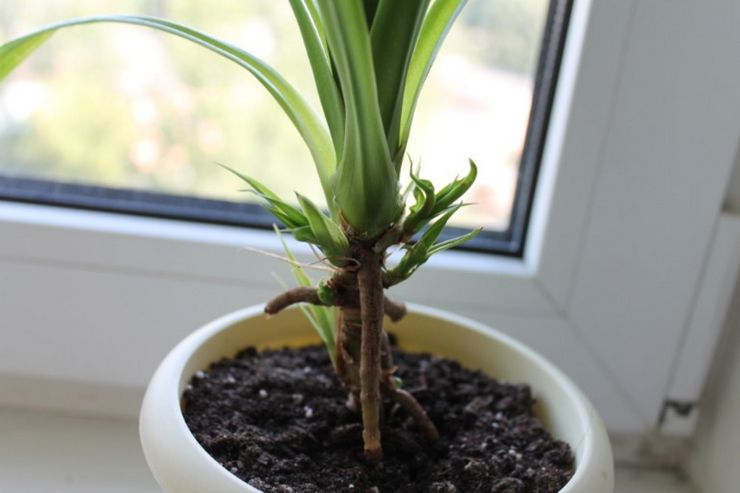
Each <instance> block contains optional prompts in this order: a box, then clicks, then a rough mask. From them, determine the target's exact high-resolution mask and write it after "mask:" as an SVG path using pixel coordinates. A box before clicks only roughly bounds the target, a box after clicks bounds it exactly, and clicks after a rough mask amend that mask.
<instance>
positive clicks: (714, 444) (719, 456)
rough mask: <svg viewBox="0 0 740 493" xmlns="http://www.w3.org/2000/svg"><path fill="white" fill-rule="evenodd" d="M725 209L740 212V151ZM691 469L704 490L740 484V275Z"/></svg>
mask: <svg viewBox="0 0 740 493" xmlns="http://www.w3.org/2000/svg"><path fill="white" fill-rule="evenodd" d="M734 171H735V172H734V175H733V178H732V180H731V181H730V183H729V188H728V192H727V199H726V201H725V210H727V211H731V212H734V213H739V212H740V152H739V153H738V160H737V163H736V165H735V170H734ZM700 413H701V414H700V416H701V417H700V422H699V427H698V429H697V432H696V435H695V437H694V445H695V448H694V451H693V453H692V454H691V456H690V459H689V463H688V471H689V474H690V476H691V477H692V479H693V480H694V482H695V483H696V484H697V485H698V486H699V487H700V488H701V491H702V492H703V493H736V492H737V491H738V488H739V486H738V485H740V467H738V466H740V459H739V458H740V278H738V281H737V285H736V287H735V293H734V296H733V301H732V305H731V307H730V310H729V314H728V317H727V323H726V326H725V334H724V336H723V340H722V341H721V343H720V349H719V350H718V351H717V354H716V357H715V365H714V368H713V370H712V372H711V374H710V377H709V385H708V386H707V388H706V391H705V393H704V396H703V399H702V405H701V409H700Z"/></svg>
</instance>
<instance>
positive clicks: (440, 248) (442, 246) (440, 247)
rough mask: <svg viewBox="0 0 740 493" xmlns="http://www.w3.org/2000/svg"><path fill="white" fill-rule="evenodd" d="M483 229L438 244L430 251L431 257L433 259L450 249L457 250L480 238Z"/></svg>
mask: <svg viewBox="0 0 740 493" xmlns="http://www.w3.org/2000/svg"><path fill="white" fill-rule="evenodd" d="M481 229H482V228H477V229H474V230H473V231H471V232H470V233H467V234H464V235H461V236H457V237H455V238H451V239H449V240H445V241H442V242H440V243H437V244H436V245H434V246H432V248H430V249H429V250H428V253H429V256H430V257H431V256H432V255H434V254H435V253H439V252H444V251H445V250H449V249H450V248H455V247H456V246H458V245H462V244H463V243H465V242H466V241H468V240H472V239H473V238H475V237H476V236H478V233H480V232H481Z"/></svg>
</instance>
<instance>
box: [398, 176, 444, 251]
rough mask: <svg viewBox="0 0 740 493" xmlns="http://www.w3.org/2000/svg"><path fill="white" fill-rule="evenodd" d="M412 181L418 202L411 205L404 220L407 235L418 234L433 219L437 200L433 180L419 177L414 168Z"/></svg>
mask: <svg viewBox="0 0 740 493" xmlns="http://www.w3.org/2000/svg"><path fill="white" fill-rule="evenodd" d="M411 181H412V183H413V184H414V198H415V199H416V204H414V205H413V206H412V207H411V209H410V210H409V214H408V216H406V219H405V220H404V221H403V234H404V235H405V236H412V235H414V234H416V233H417V232H418V231H419V230H420V229H421V228H422V227H423V226H424V224H425V223H426V222H427V221H428V220H429V219H431V217H432V211H433V210H434V203H435V200H436V198H435V195H434V185H433V184H432V182H431V181H429V180H423V179H421V178H419V177H417V176H416V175H414V172H413V170H412V171H411Z"/></svg>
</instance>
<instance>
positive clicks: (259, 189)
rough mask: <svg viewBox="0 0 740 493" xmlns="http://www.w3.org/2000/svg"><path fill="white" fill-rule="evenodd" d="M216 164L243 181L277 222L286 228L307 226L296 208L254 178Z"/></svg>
mask: <svg viewBox="0 0 740 493" xmlns="http://www.w3.org/2000/svg"><path fill="white" fill-rule="evenodd" d="M216 164H217V165H219V166H221V167H222V168H224V169H225V170H226V171H228V172H230V173H233V174H234V175H236V176H237V177H239V178H240V179H242V180H244V181H245V182H246V183H247V184H248V185H249V186H250V187H251V189H252V190H253V191H254V192H255V193H256V194H257V195H258V196H259V197H260V198H262V199H263V200H264V201H265V203H264V204H263V207H264V208H265V209H266V210H267V211H268V212H270V213H271V214H272V215H273V216H275V217H276V218H277V219H278V220H280V221H281V222H282V223H283V224H285V225H286V226H287V227H288V228H291V229H294V228H301V227H304V226H308V219H306V217H305V216H304V215H303V213H302V212H301V211H300V210H299V209H298V208H297V207H294V206H292V205H290V204H288V203H287V202H285V201H284V200H282V199H281V198H280V197H278V196H277V195H275V194H274V193H273V192H272V190H270V189H269V188H267V187H266V186H265V185H263V184H262V183H260V182H258V181H257V180H255V179H254V178H251V177H249V176H246V175H243V174H241V173H239V172H238V171H236V170H235V169H234V168H232V167H230V166H227V165H225V164H221V163H216Z"/></svg>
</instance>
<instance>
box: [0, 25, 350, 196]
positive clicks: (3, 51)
mask: <svg viewBox="0 0 740 493" xmlns="http://www.w3.org/2000/svg"><path fill="white" fill-rule="evenodd" d="M100 22H108V23H110V22H112V23H122V24H134V25H139V26H146V27H150V28H153V29H157V30H159V31H164V32H166V33H169V34H174V35H175V36H179V37H181V38H184V39H187V40H188V41H192V42H193V43H196V44H198V45H200V46H203V47H204V48H207V49H209V50H211V51H213V52H215V53H217V54H219V55H221V56H223V57H224V58H227V59H229V60H231V61H232V62H234V63H236V64H237V65H239V66H241V67H243V68H245V69H246V70H247V71H249V72H250V73H251V74H252V75H254V77H255V78H256V79H257V80H258V81H259V82H260V83H261V84H262V85H263V86H264V87H265V89H267V91H268V92H269V93H270V94H271V95H272V96H273V98H274V99H275V100H276V101H277V103H278V104H279V105H280V107H281V108H282V109H283V111H285V113H286V114H287V115H288V117H289V118H290V120H291V121H292V122H293V125H294V126H295V127H296V129H297V130H298V132H299V133H300V134H301V137H303V140H304V141H305V142H306V145H307V146H308V148H309V150H310V151H311V155H312V156H313V159H314V162H315V163H316V168H317V170H318V174H319V178H320V179H321V185H322V187H323V188H324V193H325V195H326V197H327V202H328V204H329V207H330V208H331V207H332V200H333V195H332V193H331V180H330V177H331V175H332V174H333V173H334V171H335V169H336V155H335V153H334V147H333V144H332V140H331V136H330V135H329V132H328V131H327V129H326V126H325V125H324V123H323V122H322V120H321V119H320V118H319V117H318V115H317V114H316V113H315V112H314V111H313V109H312V108H311V107H310V106H309V104H308V103H307V102H306V101H305V99H303V97H302V96H301V95H300V93H299V92H298V91H297V90H296V89H295V88H294V87H293V86H292V85H290V84H289V83H288V82H287V81H286V80H285V79H284V78H283V77H282V76H281V75H280V74H279V73H278V72H277V71H275V69H273V68H272V67H271V66H270V65H268V64H267V63H265V62H263V61H262V60H260V59H259V58H257V57H254V56H252V55H251V54H249V53H247V52H246V51H244V50H242V49H240V48H238V47H236V46H234V45H232V44H230V43H227V42H225V41H222V40H220V39H217V38H214V37H212V36H209V35H208V34H205V33H202V32H200V31H197V30H195V29H191V28H189V27H186V26H183V25H180V24H177V23H174V22H171V21H167V20H164V19H158V18H156V17H147V16H136V15H106V16H95V17H82V18H77V19H70V20H67V21H63V22H59V23H56V24H51V25H48V26H46V27H43V28H41V29H39V30H37V31H34V32H32V33H30V34H26V35H25V36H22V37H20V38H17V39H15V40H13V41H10V42H8V43H6V44H4V45H2V46H0V80H1V79H2V78H4V77H5V76H6V75H7V74H8V73H9V72H10V71H11V70H12V69H13V68H15V67H16V66H17V65H18V64H20V63H21V62H22V61H23V60H24V59H25V58H27V57H28V56H29V55H30V54H31V53H32V52H33V51H34V50H35V49H36V48H37V47H38V46H40V45H41V44H42V43H43V42H44V41H45V40H47V39H48V38H49V37H50V36H51V35H52V34H53V33H54V32H56V31H57V30H59V29H62V28H67V27H72V26H78V25H83V24H93V23H100Z"/></svg>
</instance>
